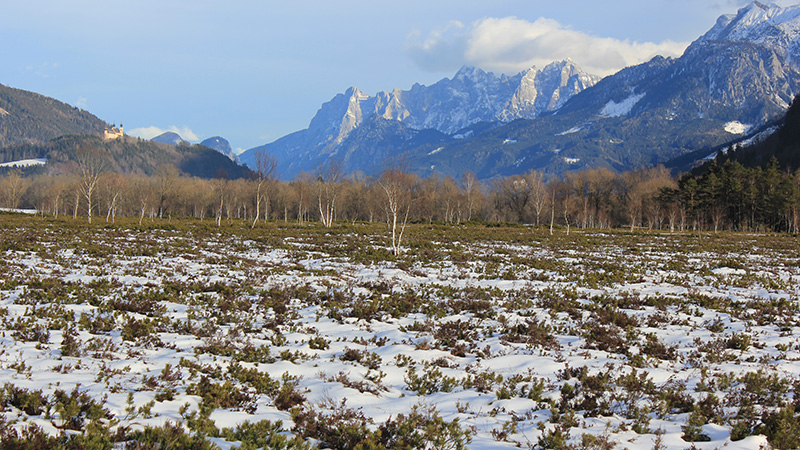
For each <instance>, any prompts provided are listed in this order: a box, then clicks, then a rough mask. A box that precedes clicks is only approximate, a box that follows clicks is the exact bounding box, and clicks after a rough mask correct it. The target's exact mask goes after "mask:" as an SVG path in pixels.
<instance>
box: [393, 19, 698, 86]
mask: <svg viewBox="0 0 800 450" xmlns="http://www.w3.org/2000/svg"><path fill="white" fill-rule="evenodd" d="M688 45H689V43H688V42H673V41H663V42H660V43H655V42H641V43H640V42H631V41H628V40H619V39H613V38H604V37H597V36H591V35H589V34H586V33H584V32H581V31H576V30H572V29H570V28H569V27H566V26H564V25H562V24H560V23H558V22H556V21H555V20H551V19H545V18H541V19H538V20H536V21H535V22H530V21H527V20H523V19H518V18H516V17H506V18H487V19H483V20H480V21H478V22H475V23H473V24H472V25H471V26H464V25H463V24H460V23H458V22H451V23H449V24H448V25H446V26H444V27H442V28H440V29H437V30H434V31H432V32H430V33H429V34H428V35H427V36H425V37H424V38H423V36H422V33H420V32H418V31H416V32H413V33H412V34H411V35H409V37H408V40H407V47H406V49H407V51H408V54H409V55H410V57H411V58H412V59H413V60H414V62H415V63H416V64H418V65H419V66H420V67H422V68H423V69H426V70H431V71H452V70H456V69H458V68H459V67H461V66H464V65H467V66H476V67H480V68H482V69H485V70H491V71H494V72H500V73H507V74H514V73H517V72H520V71H522V70H525V69H528V68H530V67H533V66H536V67H538V68H542V67H544V66H546V65H547V64H549V63H551V62H553V61H558V60H563V59H566V58H570V59H572V60H573V61H575V63H577V64H578V65H579V66H581V68H582V69H583V70H585V71H586V72H589V73H592V74H596V75H610V74H612V73H614V72H616V71H618V70H619V69H622V68H624V67H627V66H631V65H634V64H639V63H641V62H644V61H647V60H649V59H651V58H652V57H654V56H656V55H662V56H672V57H676V56H680V55H681V54H683V51H684V50H685V49H686V47H687V46H688Z"/></svg>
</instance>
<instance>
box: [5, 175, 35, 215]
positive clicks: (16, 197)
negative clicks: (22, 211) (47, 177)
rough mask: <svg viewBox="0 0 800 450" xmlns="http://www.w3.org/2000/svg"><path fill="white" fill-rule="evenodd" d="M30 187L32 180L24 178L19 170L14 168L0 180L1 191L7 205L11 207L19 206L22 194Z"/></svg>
mask: <svg viewBox="0 0 800 450" xmlns="http://www.w3.org/2000/svg"><path fill="white" fill-rule="evenodd" d="M29 187H30V181H29V180H28V179H27V178H23V177H22V175H21V174H20V172H19V170H12V171H11V172H10V173H9V174H8V175H6V176H5V177H3V179H2V181H0V192H1V193H2V196H3V200H4V201H5V205H6V207H7V208H10V209H17V208H19V203H20V201H21V200H22V196H23V195H25V192H26V191H27V190H28V188H29Z"/></svg>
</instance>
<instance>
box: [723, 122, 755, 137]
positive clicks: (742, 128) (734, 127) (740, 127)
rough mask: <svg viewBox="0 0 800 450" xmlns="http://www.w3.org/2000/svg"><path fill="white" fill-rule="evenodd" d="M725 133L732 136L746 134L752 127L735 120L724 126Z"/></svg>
mask: <svg viewBox="0 0 800 450" xmlns="http://www.w3.org/2000/svg"><path fill="white" fill-rule="evenodd" d="M724 128H725V131H727V132H728V133H730V134H745V133H747V130H749V129H750V125H745V124H743V123H741V122H739V121H738V120H734V121H732V122H728V123H726V124H725V126H724Z"/></svg>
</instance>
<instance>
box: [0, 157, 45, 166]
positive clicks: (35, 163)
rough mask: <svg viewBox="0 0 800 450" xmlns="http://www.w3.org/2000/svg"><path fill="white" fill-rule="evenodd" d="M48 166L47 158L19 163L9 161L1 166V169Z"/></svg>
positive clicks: (25, 160) (23, 160)
mask: <svg viewBox="0 0 800 450" xmlns="http://www.w3.org/2000/svg"><path fill="white" fill-rule="evenodd" d="M45 164H47V159H46V158H35V159H21V160H19V161H9V162H5V163H2V164H0V167H32V166H43V165H45Z"/></svg>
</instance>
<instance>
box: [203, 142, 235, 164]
mask: <svg viewBox="0 0 800 450" xmlns="http://www.w3.org/2000/svg"><path fill="white" fill-rule="evenodd" d="M200 145H205V146H206V147H208V148H213V149H214V150H216V151H218V152H220V153H222V154H223V155H225V156H227V157H228V158H230V159H231V160H232V161H237V162H238V161H239V158H238V157H237V156H236V153H234V152H233V149H232V148H231V143H230V142H228V140H227V139H225V138H223V137H220V136H214V137H210V138H208V139H206V140H204V141H203V142H201V143H200Z"/></svg>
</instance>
